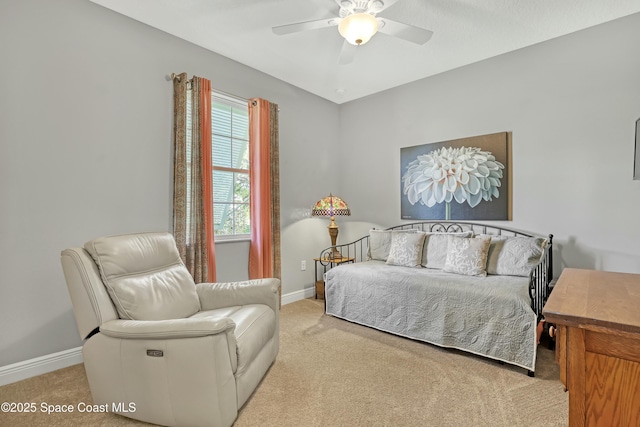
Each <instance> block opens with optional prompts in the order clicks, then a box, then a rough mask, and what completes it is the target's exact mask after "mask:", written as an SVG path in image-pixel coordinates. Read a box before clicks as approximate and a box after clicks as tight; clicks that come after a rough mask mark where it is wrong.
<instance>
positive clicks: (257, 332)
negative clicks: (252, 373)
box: [229, 304, 276, 377]
mask: <svg viewBox="0 0 640 427" xmlns="http://www.w3.org/2000/svg"><path fill="white" fill-rule="evenodd" d="M229 317H230V318H231V319H232V320H233V321H234V322H235V324H236V329H235V336H236V341H237V351H238V368H237V369H236V377H240V376H241V375H242V374H243V373H244V371H245V370H246V369H247V367H248V366H249V365H250V364H251V362H253V360H254V359H255V358H256V356H258V353H260V351H261V350H262V349H263V348H264V346H265V345H266V344H267V343H268V342H269V340H270V339H271V338H273V335H274V334H275V331H276V319H275V313H274V312H273V310H272V309H271V308H270V307H268V306H266V305H263V304H249V305H243V306H242V307H241V308H240V309H239V310H237V311H235V312H233V313H231V314H230V315H229Z"/></svg>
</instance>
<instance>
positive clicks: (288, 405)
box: [0, 299, 568, 427]
mask: <svg viewBox="0 0 640 427" xmlns="http://www.w3.org/2000/svg"><path fill="white" fill-rule="evenodd" d="M322 309H323V302H322V301H321V300H317V301H316V300H313V299H308V300H303V301H298V302H295V303H293V304H288V305H286V306H284V307H282V312H281V331H280V341H281V345H280V354H279V355H278V358H277V360H276V363H275V364H274V365H273V366H272V367H271V369H270V371H269V372H268V373H267V375H266V377H265V379H264V380H263V382H262V383H261V385H260V386H259V387H258V389H257V390H256V392H255V393H254V395H253V396H252V397H251V399H250V400H249V402H248V403H247V404H246V405H245V407H244V408H243V409H242V411H241V412H240V414H239V416H238V419H237V421H236V423H235V424H234V425H235V426H236V427H248V426H251V427H253V426H295V427H300V426H427V427H428V426H438V427H446V426H456V427H459V426H473V427H479V426H491V427H496V426H505V427H507V426H508V427H515V426H526V427H535V426H539V427H550V426H566V425H567V407H568V403H567V402H568V400H567V399H568V396H567V394H566V393H564V390H563V387H562V384H560V381H559V380H558V375H559V374H558V368H557V365H556V364H555V363H554V361H553V352H552V351H551V350H548V349H546V348H544V347H543V346H541V347H540V348H539V351H538V362H537V371H536V377H535V378H529V377H528V376H527V374H526V371H525V370H524V369H520V368H516V367H511V366H507V365H500V364H498V363H496V362H493V361H491V360H487V359H484V358H481V357H477V356H473V355H469V354H466V353H462V352H458V351H451V350H444V349H440V348H438V347H434V346H431V345H427V344H423V343H419V342H416V341H411V340H408V339H404V338H400V337H396V336H393V335H390V334H386V333H383V332H379V331H376V330H373V329H370V328H366V327H363V326H359V325H355V324H352V323H349V322H346V321H344V320H339V319H336V318H333V317H329V316H326V315H323V313H322ZM0 400H1V401H2V402H5V401H9V402H35V403H36V404H37V405H38V407H40V404H41V402H46V403H48V404H67V405H68V404H71V405H73V406H76V405H77V404H78V403H80V402H84V403H91V395H90V393H89V388H88V384H87V380H86V377H85V374H84V369H83V366H82V365H76V366H72V367H69V368H65V369H61V370H59V371H56V372H51V373H49V374H46V375H42V376H39V377H35V378H31V379H28V380H25V381H21V382H18V383H14V384H9V385H7V386H4V387H0ZM0 425H1V426H58V425H60V426H134V425H146V426H148V425H149V424H145V423H140V422H137V421H134V420H130V419H127V418H124V417H121V416H118V415H114V414H80V413H78V412H77V411H76V412H74V413H73V414H51V415H47V414H43V413H40V412H37V413H35V414H6V413H0Z"/></svg>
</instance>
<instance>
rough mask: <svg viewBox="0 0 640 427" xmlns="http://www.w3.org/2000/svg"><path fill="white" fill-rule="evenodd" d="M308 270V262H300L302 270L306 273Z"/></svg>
mask: <svg viewBox="0 0 640 427" xmlns="http://www.w3.org/2000/svg"><path fill="white" fill-rule="evenodd" d="M306 269H307V261H305V260H302V261H300V270H302V271H305V270H306Z"/></svg>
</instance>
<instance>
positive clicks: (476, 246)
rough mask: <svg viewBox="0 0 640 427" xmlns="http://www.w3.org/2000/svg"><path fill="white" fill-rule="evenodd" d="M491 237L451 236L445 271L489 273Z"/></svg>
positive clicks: (471, 274) (482, 274) (471, 273)
mask: <svg viewBox="0 0 640 427" xmlns="http://www.w3.org/2000/svg"><path fill="white" fill-rule="evenodd" d="M490 244H491V239H489V238H486V237H475V238H473V237H456V236H449V244H448V247H447V259H446V261H445V264H444V271H446V272H447V273H456V274H465V275H467V276H486V275H487V271H486V268H487V253H488V252H489V245H490Z"/></svg>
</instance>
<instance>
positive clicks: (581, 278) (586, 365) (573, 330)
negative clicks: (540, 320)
mask: <svg viewBox="0 0 640 427" xmlns="http://www.w3.org/2000/svg"><path fill="white" fill-rule="evenodd" d="M542 314H543V315H544V317H545V319H546V321H547V322H549V323H552V324H555V325H556V361H557V362H558V363H559V364H560V380H561V381H562V383H563V384H564V386H565V387H566V389H567V390H568V391H569V426H570V427H576V426H589V427H592V426H602V427H614V426H620V427H640V275H639V274H626V273H611V272H605V271H593V270H578V269H571V268H567V269H565V270H564V271H563V272H562V274H561V275H560V278H559V279H558V282H557V283H556V285H555V287H554V288H553V292H552V293H551V295H550V296H549V299H548V301H547V303H546V304H545V306H544V309H543V310H542Z"/></svg>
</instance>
